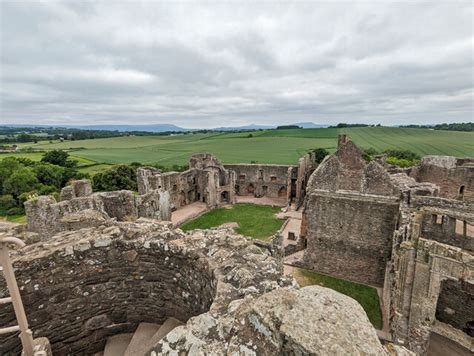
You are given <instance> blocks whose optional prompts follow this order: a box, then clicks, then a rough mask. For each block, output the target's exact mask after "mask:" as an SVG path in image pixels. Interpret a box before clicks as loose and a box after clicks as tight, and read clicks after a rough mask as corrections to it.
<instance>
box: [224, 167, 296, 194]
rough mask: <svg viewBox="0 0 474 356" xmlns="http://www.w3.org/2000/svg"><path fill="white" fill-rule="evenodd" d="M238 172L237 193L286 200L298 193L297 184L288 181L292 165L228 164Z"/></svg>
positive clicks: (232, 169)
mask: <svg viewBox="0 0 474 356" xmlns="http://www.w3.org/2000/svg"><path fill="white" fill-rule="evenodd" d="M225 167H226V168H227V169H229V170H231V171H234V172H235V173H236V183H235V193H236V194H237V195H250V196H255V197H257V198H260V197H271V198H281V199H282V200H284V201H285V202H286V201H288V200H289V199H291V197H292V195H293V196H295V194H296V186H293V187H292V185H291V181H290V182H288V172H289V170H291V168H292V167H291V166H284V165H276V164H275V165H270V164H265V165H262V164H226V165H225Z"/></svg>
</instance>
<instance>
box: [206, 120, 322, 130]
mask: <svg viewBox="0 0 474 356" xmlns="http://www.w3.org/2000/svg"><path fill="white" fill-rule="evenodd" d="M289 125H296V126H299V127H301V128H303V129H315V128H321V127H328V125H321V124H315V123H314V122H297V123H296V124H289ZM277 126H282V125H255V124H252V125H244V126H233V127H231V126H229V127H216V128H214V129H213V130H214V131H239V130H270V129H276V128H277Z"/></svg>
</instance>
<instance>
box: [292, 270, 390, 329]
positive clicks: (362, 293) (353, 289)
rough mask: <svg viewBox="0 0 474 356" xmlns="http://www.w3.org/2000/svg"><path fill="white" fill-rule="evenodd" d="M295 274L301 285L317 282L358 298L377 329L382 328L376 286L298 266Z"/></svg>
mask: <svg viewBox="0 0 474 356" xmlns="http://www.w3.org/2000/svg"><path fill="white" fill-rule="evenodd" d="M293 276H294V277H295V278H296V280H297V281H298V283H299V284H300V286H301V287H306V286H310V285H315V284H316V285H320V286H323V287H327V288H331V289H334V290H335V291H337V292H339V293H342V294H345V295H347V296H349V297H351V298H353V299H355V300H357V301H358V302H359V304H360V305H362V308H364V310H365V312H366V313H367V316H368V317H369V320H370V322H371V323H372V325H373V326H374V327H375V328H376V329H379V330H380V329H382V327H383V319H382V312H381V310H380V301H379V296H378V294H377V290H376V289H375V288H373V287H369V286H366V285H363V284H359V283H354V282H350V281H346V280H343V279H338V278H334V277H331V276H328V275H324V274H320V273H316V272H312V271H308V270H305V269H302V268H296V267H295V268H294V274H293Z"/></svg>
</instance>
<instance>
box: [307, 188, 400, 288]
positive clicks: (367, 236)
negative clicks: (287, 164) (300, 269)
mask: <svg viewBox="0 0 474 356" xmlns="http://www.w3.org/2000/svg"><path fill="white" fill-rule="evenodd" d="M304 215H305V217H306V227H305V229H306V241H307V249H306V250H305V254H304V259H303V262H304V264H305V266H306V267H309V268H310V269H313V270H315V271H318V272H322V273H326V274H329V275H332V276H335V277H339V278H344V279H349V280H353V281H357V282H361V283H366V284H371V285H375V286H382V285H383V281H384V274H385V267H386V264H387V261H388V260H389V259H390V254H391V250H392V235H393V231H394V229H395V226H396V223H397V216H398V201H397V199H396V198H391V197H383V196H369V195H361V194H355V193H349V192H345V193H342V192H338V193H330V192H326V191H317V190H315V191H312V192H311V194H310V195H308V196H307V197H306V205H305V211H304Z"/></svg>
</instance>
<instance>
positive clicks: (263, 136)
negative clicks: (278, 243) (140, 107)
mask: <svg viewBox="0 0 474 356" xmlns="http://www.w3.org/2000/svg"><path fill="white" fill-rule="evenodd" d="M339 133H347V134H348V135H349V136H350V137H351V138H352V139H353V141H354V142H355V143H356V144H357V145H359V146H360V147H362V148H370V147H372V148H375V149H376V150H378V151H383V150H386V149H404V150H405V149H406V150H410V151H413V152H416V153H418V154H420V155H421V156H423V155H428V154H438V155H452V156H457V157H474V132H456V131H434V130H428V129H402V128H391V127H367V128H345V129H333V128H327V129H325V128H323V129H289V130H265V131H254V132H243V133H210V134H187V135H184V134H179V135H174V136H127V137H114V138H104V139H94V140H81V141H65V142H54V143H49V142H47V141H42V142H39V143H37V144H29V145H24V146H30V147H33V148H36V149H41V150H52V149H64V150H68V151H69V153H70V154H71V155H72V156H74V157H77V158H79V159H81V158H82V159H85V160H88V162H89V164H90V163H91V161H92V163H94V162H97V163H107V164H118V163H132V162H140V163H145V164H150V163H157V164H161V165H164V166H172V165H174V164H180V165H182V164H186V163H187V162H188V160H189V157H190V156H191V155H192V154H193V153H199V152H209V153H212V154H215V155H216V156H217V157H218V158H219V159H220V160H221V161H222V162H223V163H251V162H258V163H274V164H296V163H297V162H298V158H300V157H301V156H303V155H304V154H305V153H306V152H307V151H309V150H311V149H315V148H325V149H327V150H329V151H330V152H333V151H334V150H335V149H336V145H337V135H338V134H339ZM249 134H251V135H252V137H248V136H249ZM24 155H26V156H28V155H30V154H28V153H25V154H24ZM31 155H32V157H41V154H39V153H32V154H31ZM38 155H39V156H38ZM28 157H29V156H28ZM1 158H2V155H0V159H1ZM32 159H33V158H32ZM38 159H39V158H38ZM106 167H107V165H100V166H96V168H91V169H90V170H91V173H96V171H97V170H101V169H105V168H106Z"/></svg>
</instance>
